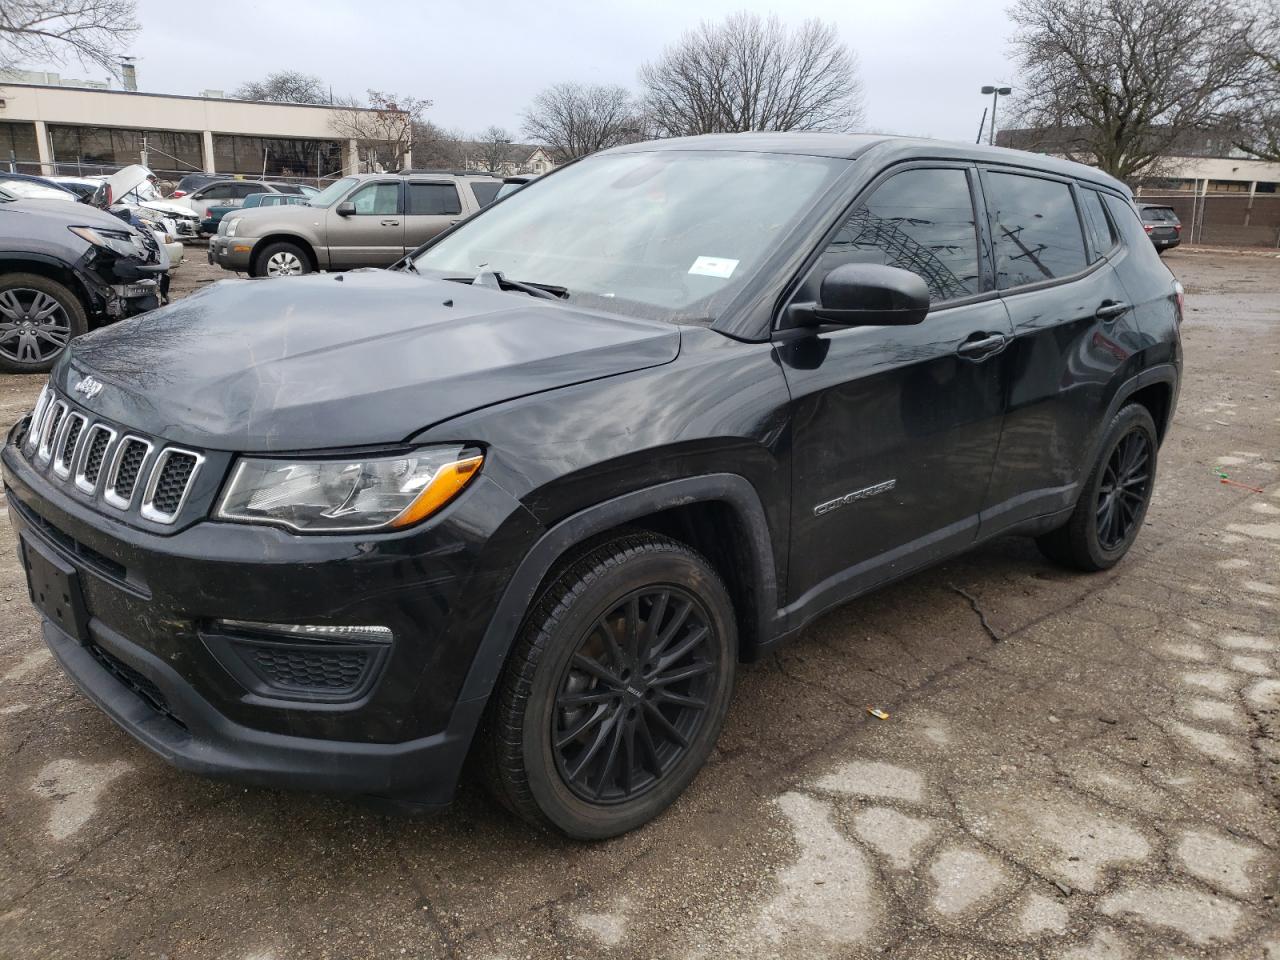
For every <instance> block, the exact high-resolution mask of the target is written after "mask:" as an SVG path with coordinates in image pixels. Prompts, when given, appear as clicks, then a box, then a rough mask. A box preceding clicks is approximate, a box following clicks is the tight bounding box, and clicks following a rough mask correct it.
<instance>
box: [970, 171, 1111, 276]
mask: <svg viewBox="0 0 1280 960" xmlns="http://www.w3.org/2000/svg"><path fill="white" fill-rule="evenodd" d="M986 187H987V210H988V211H989V213H990V216H991V239H992V242H993V244H994V246H995V253H996V286H998V287H999V288H1000V289H1001V290H1007V289H1009V288H1010V287H1020V286H1022V285H1023V284H1028V283H1040V282H1042V281H1044V280H1051V279H1053V278H1054V277H1065V276H1068V275H1070V274H1073V273H1076V272H1078V271H1080V270H1083V269H1084V268H1085V265H1086V261H1085V255H1084V234H1082V233H1081V232H1080V217H1079V216H1078V215H1077V213H1076V205H1075V201H1074V200H1072V199H1071V188H1070V187H1068V186H1067V185H1066V184H1065V183H1060V182H1058V181H1056V180H1041V179H1040V178H1039V177H1024V176H1020V175H1018V174H1011V173H990V174H988V175H987V178H986Z"/></svg>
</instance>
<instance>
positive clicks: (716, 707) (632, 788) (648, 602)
mask: <svg viewBox="0 0 1280 960" xmlns="http://www.w3.org/2000/svg"><path fill="white" fill-rule="evenodd" d="M736 662H737V632H736V628H735V625H734V615H733V606H732V603H731V602H730V599H729V595H728V592H727V591H726V590H725V587H724V584H723V583H721V581H720V578H719V577H718V576H717V575H716V572H715V570H714V569H713V568H712V567H711V565H710V564H709V563H708V562H707V561H706V559H704V558H703V557H702V556H701V555H699V554H698V553H696V552H695V551H694V550H692V549H690V548H689V547H687V546H685V545H684V544H681V543H678V542H676V541H673V540H668V539H666V538H665V537H659V536H656V535H654V534H649V533H635V534H628V535H625V536H622V537H619V538H618V539H615V540H612V541H609V542H607V543H604V544H602V545H600V546H598V547H596V548H595V549H593V550H591V551H589V552H588V553H586V554H585V555H584V556H582V557H581V558H580V559H578V560H577V561H576V562H574V563H572V564H571V565H569V566H568V567H567V568H566V569H565V570H564V571H563V572H562V573H561V574H560V575H559V576H558V577H557V578H556V580H555V582H554V583H553V584H552V585H551V586H550V587H549V588H548V589H547V590H546V592H545V593H544V594H543V595H542V596H541V598H540V599H539V600H538V602H537V603H536V605H535V606H534V608H533V610H532V611H531V612H530V614H529V616H528V618H527V620H526V623H525V626H524V628H523V630H522V632H521V636H520V638H519V640H518V641H517V644H516V648H515V650H514V651H513V653H512V656H511V659H510V662H509V663H508V664H507V667H506V670H505V672H504V674H503V677H502V679H501V680H500V681H499V686H498V689H497V690H495V692H494V701H493V703H491V704H490V713H489V718H488V722H487V730H486V732H485V739H484V744H483V749H484V750H485V752H486V755H487V756H486V761H487V762H486V764H485V766H486V768H487V772H488V778H489V781H490V786H491V788H492V789H493V791H494V792H495V794H496V795H497V797H498V799H499V800H500V801H501V802H502V803H503V804H505V805H506V806H507V807H508V808H510V809H511V810H512V811H514V812H515V813H516V814H518V815H519V816H521V817H523V818H524V819H526V820H528V821H529V822H531V823H534V824H537V825H541V826H549V827H552V828H554V829H556V830H559V831H560V832H562V833H564V834H566V835H568V836H570V837H574V838H577V839H583V840H594V839H602V838H605V837H612V836H616V835H618V834H620V833H625V832H626V831H628V830H631V829H634V828H635V827H638V826H640V825H641V824H643V823H646V822H647V821H649V820H651V819H653V818H654V817H656V816H657V815H658V814H659V813H661V812H662V811H663V810H665V809H666V808H667V806H669V805H670V804H671V803H672V802H673V801H674V800H675V799H676V797H678V796H679V795H680V793H681V792H682V791H683V790H684V789H685V787H686V786H688V784H689V782H690V781H691V780H693V778H694V776H695V775H696V774H697V772H698V770H699V769H700V768H701V767H702V765H703V763H704V762H705V761H706V759H707V756H708V755H709V754H710V753H711V749H712V747H714V745H715V742H716V738H717V737H718V736H719V734H720V728H721V726H722V725H723V724H724V718H725V715H726V713H727V712H728V708H729V700H730V697H731V694H732V691H733V681H734V668H735V666H736Z"/></svg>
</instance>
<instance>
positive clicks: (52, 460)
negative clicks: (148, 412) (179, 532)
mask: <svg viewBox="0 0 1280 960" xmlns="http://www.w3.org/2000/svg"><path fill="white" fill-rule="evenodd" d="M28 430H29V432H28V436H27V437H26V438H24V439H23V444H22V446H23V449H24V451H25V452H26V454H27V456H28V457H29V458H30V459H31V461H32V463H33V464H35V466H37V467H39V468H41V469H42V470H48V472H49V474H50V475H51V476H50V478H51V479H55V480H64V481H68V482H71V483H73V484H74V486H75V488H76V489H77V490H78V491H79V492H80V493H81V494H86V495H88V496H91V497H94V498H95V499H100V500H101V502H102V503H104V504H106V505H107V506H108V507H111V508H114V509H115V510H118V511H129V510H132V509H134V507H135V506H137V508H138V512H139V514H140V515H141V516H142V517H143V519H145V520H150V521H152V522H153V523H164V524H169V523H173V522H174V521H175V520H176V519H177V518H178V514H179V513H180V512H181V511H182V508H183V506H184V505H185V504H186V502H187V496H188V495H189V494H190V492H191V489H192V486H193V485H194V484H195V481H196V476H197V475H198V474H199V472H200V467H201V465H202V464H203V463H204V461H205V458H204V455H203V454H200V453H197V452H195V451H194V450H187V449H184V448H181V447H173V446H167V445H165V444H164V443H163V441H160V440H155V439H152V438H148V437H146V436H141V435H139V434H137V433H126V432H122V431H118V430H117V429H115V428H114V427H112V426H109V425H108V424H107V423H105V422H103V421H100V420H95V419H94V418H93V416H92V414H87V413H81V412H80V411H79V410H77V409H75V408H73V407H72V406H71V405H70V404H69V403H68V402H67V401H65V400H61V399H58V397H57V396H55V395H54V394H53V392H52V390H50V391H49V395H48V398H47V401H46V400H44V399H42V400H41V401H40V402H39V403H38V404H37V409H36V411H35V414H34V415H33V417H32V420H31V426H30V427H29V428H28ZM140 494H141V495H140Z"/></svg>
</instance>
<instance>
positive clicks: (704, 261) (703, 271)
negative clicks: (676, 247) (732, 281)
mask: <svg viewBox="0 0 1280 960" xmlns="http://www.w3.org/2000/svg"><path fill="white" fill-rule="evenodd" d="M737 267H738V261H737V260H726V259H724V258H723V257H699V258H698V259H697V260H695V261H693V266H692V267H690V268H689V272H690V273H696V274H697V275H698V276H700V277H721V278H723V279H726V280H727V279H728V278H729V277H731V276H733V271H734V270H736V269H737Z"/></svg>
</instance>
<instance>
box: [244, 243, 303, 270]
mask: <svg viewBox="0 0 1280 960" xmlns="http://www.w3.org/2000/svg"><path fill="white" fill-rule="evenodd" d="M273 270H275V271H276V272H274V273H273V272H272V271H273ZM311 272H312V269H311V257H309V256H308V255H307V251H306V250H304V249H302V247H300V246H298V245H297V244H296V243H289V242H287V241H284V240H282V241H280V242H278V243H273V244H270V245H269V246H268V247H267V248H266V249H265V250H263V251H262V252H261V253H259V254H258V255H257V257H255V258H254V261H253V275H254V276H255V277H300V276H303V275H304V274H308V273H311Z"/></svg>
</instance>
